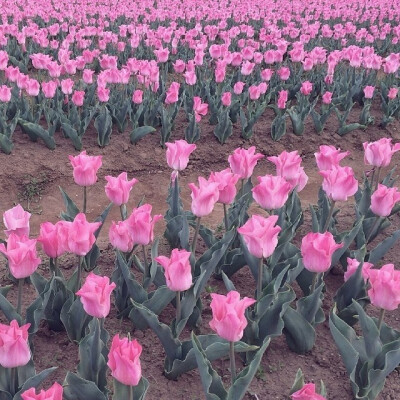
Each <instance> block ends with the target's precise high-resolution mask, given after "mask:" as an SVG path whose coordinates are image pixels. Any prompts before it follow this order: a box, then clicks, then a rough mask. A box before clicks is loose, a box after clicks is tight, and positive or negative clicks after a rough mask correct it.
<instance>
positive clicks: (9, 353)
mask: <svg viewBox="0 0 400 400" xmlns="http://www.w3.org/2000/svg"><path fill="white" fill-rule="evenodd" d="M30 326H31V324H26V325H22V326H21V327H20V326H19V325H18V322H17V321H16V320H15V319H14V320H12V321H11V323H10V325H4V324H0V365H1V366H3V367H4V368H15V367H22V366H24V365H26V364H28V362H29V360H30V359H31V351H30V348H29V344H28V329H29V327H30Z"/></svg>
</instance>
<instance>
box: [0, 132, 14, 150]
mask: <svg viewBox="0 0 400 400" xmlns="http://www.w3.org/2000/svg"><path fill="white" fill-rule="evenodd" d="M13 147H14V145H13V142H12V141H11V139H10V138H9V137H8V136H6V135H4V134H3V133H0V149H1V150H2V151H3V153H5V154H11V151H12V149H13Z"/></svg>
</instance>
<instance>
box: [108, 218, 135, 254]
mask: <svg viewBox="0 0 400 400" xmlns="http://www.w3.org/2000/svg"><path fill="white" fill-rule="evenodd" d="M108 238H109V240H110V243H111V244H112V246H113V247H115V248H116V249H118V250H120V251H123V252H124V253H126V252H128V251H131V250H132V249H133V239H132V237H131V234H130V229H129V227H128V224H127V222H126V221H118V222H115V221H112V222H111V226H110V230H109V232H108Z"/></svg>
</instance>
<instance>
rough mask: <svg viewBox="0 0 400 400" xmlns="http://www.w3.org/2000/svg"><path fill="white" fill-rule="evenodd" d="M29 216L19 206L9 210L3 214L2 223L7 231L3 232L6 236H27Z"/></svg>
mask: <svg viewBox="0 0 400 400" xmlns="http://www.w3.org/2000/svg"><path fill="white" fill-rule="evenodd" d="M30 217H31V214H30V213H28V212H27V211H25V210H24V209H23V208H22V206H21V205H20V204H17V205H16V206H15V207H13V208H10V209H9V210H7V211H4V213H3V222H4V225H5V227H6V228H7V230H5V231H4V233H5V234H6V236H9V235H10V234H11V233H15V234H16V235H20V236H22V235H25V236H29V219H30Z"/></svg>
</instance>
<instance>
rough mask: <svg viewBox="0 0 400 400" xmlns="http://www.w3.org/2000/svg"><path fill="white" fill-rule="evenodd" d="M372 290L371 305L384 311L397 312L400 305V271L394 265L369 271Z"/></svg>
mask: <svg viewBox="0 0 400 400" xmlns="http://www.w3.org/2000/svg"><path fill="white" fill-rule="evenodd" d="M369 283H370V284H371V289H369V290H368V296H369V298H370V300H371V303H372V304H373V305H374V306H376V307H380V308H382V309H384V310H389V311H392V310H395V309H396V308H397V307H398V306H399V304H400V271H397V270H395V269H394V265H393V264H386V265H384V266H382V267H381V268H380V269H371V270H370V271H369Z"/></svg>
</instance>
